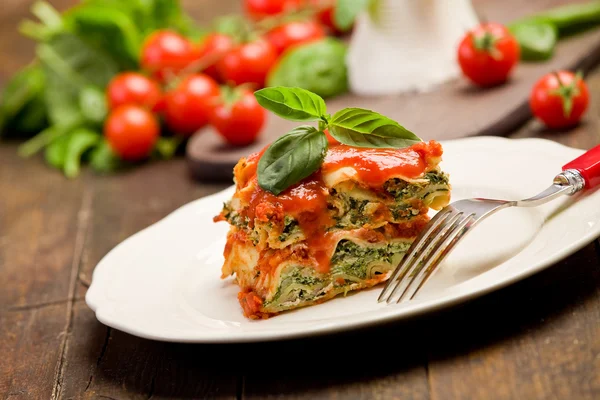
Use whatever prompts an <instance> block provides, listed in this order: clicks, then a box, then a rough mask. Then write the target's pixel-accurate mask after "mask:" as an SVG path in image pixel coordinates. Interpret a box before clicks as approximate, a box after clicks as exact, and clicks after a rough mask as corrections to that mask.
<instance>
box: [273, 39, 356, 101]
mask: <svg viewBox="0 0 600 400" xmlns="http://www.w3.org/2000/svg"><path fill="white" fill-rule="evenodd" d="M347 50H348V46H347V45H346V44H345V43H344V42H342V41H341V40H339V39H335V38H332V37H327V38H324V39H320V40H317V41H315V42H311V43H307V44H303V45H301V46H298V47H295V48H293V49H290V50H288V51H286V52H285V53H284V54H283V55H282V57H281V59H280V60H279V61H278V62H277V64H275V65H274V66H273V68H271V70H270V72H269V75H268V76H267V86H286V87H301V88H303V89H306V90H309V91H311V92H313V93H314V94H316V95H319V96H321V97H322V98H324V99H326V98H328V97H333V96H338V95H340V94H342V93H346V92H347V91H348V88H349V86H348V68H347V67H346V54H347Z"/></svg>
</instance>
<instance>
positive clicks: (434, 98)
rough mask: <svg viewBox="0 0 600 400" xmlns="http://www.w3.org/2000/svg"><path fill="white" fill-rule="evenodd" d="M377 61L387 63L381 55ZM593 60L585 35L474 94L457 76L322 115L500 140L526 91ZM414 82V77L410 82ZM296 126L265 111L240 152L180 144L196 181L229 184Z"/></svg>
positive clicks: (514, 1) (509, 13)
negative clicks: (237, 169)
mask: <svg viewBox="0 0 600 400" xmlns="http://www.w3.org/2000/svg"><path fill="white" fill-rule="evenodd" d="M567 3H574V1H567V0H533V1H526V2H524V1H521V0H506V1H495V0H478V1H474V2H473V4H474V6H475V9H476V11H477V12H478V13H479V14H480V15H481V16H485V18H486V19H488V20H492V21H498V22H501V23H506V22H510V21H513V20H515V19H518V18H521V17H523V16H526V15H529V14H531V13H534V12H539V11H540V10H544V9H547V8H550V7H554V6H557V5H562V4H567ZM381 57H382V59H381V62H386V59H385V55H384V54H382V55H381ZM599 61H600V30H598V29H596V30H592V31H589V32H586V33H584V34H580V35H576V36H573V37H570V38H566V39H563V40H561V41H559V43H558V45H557V48H556V52H555V54H554V56H553V57H552V58H551V59H550V60H548V61H547V62H541V63H521V64H519V65H518V66H517V67H516V68H515V70H514V72H513V74H512V77H511V79H510V81H509V82H508V83H507V84H504V85H501V86H498V87H494V88H488V89H479V88H476V87H474V86H473V85H471V84H470V83H468V82H467V81H466V80H465V79H463V78H462V77H458V78H457V79H454V80H452V81H450V82H448V83H446V84H444V85H440V86H438V87H437V88H435V89H434V90H431V91H429V92H426V93H418V94H413V93H409V94H402V95H397V96H377V97H374V96H357V95H354V94H345V95H341V96H337V97H334V98H331V99H327V107H328V112H329V113H334V112H336V111H338V110H340V109H342V108H345V107H360V108H366V109H371V110H376V111H378V112H380V113H382V114H384V115H386V116H389V117H390V118H392V119H394V120H397V121H399V122H400V124H402V125H404V126H405V127H406V128H408V129H410V130H411V131H413V132H415V133H416V134H417V135H418V136H420V137H422V138H424V139H426V140H429V139H436V140H442V139H444V140H447V139H455V138H459V137H465V136H475V135H502V136H505V135H507V134H509V133H511V132H512V131H514V130H515V129H517V128H519V127H521V126H522V125H523V124H524V123H526V122H527V121H528V119H529V118H530V117H531V113H530V111H529V104H528V97H529V93H530V89H531V87H532V86H533V84H534V83H535V81H537V80H538V79H539V78H540V77H541V76H542V75H543V74H545V73H547V72H550V71H553V70H557V69H571V70H577V69H580V70H581V71H583V72H584V73H585V72H587V71H589V70H590V69H591V68H592V67H593V66H594V65H596V64H597V63H598V62H599ZM415 79H418V77H415ZM296 126H298V122H293V121H286V120H283V119H282V118H279V117H277V116H276V115H274V114H271V113H269V115H268V120H267V123H266V126H265V128H264V129H263V131H262V133H261V135H260V137H259V139H258V140H257V141H256V142H255V143H253V144H252V145H249V146H246V147H233V146H228V145H226V144H225V142H224V141H223V139H222V138H221V137H220V136H219V135H218V134H217V133H216V132H215V131H214V129H213V128H212V127H210V126H209V127H206V128H204V129H202V130H201V131H200V132H198V133H197V134H196V135H195V136H194V137H193V138H192V139H191V140H190V141H189V142H188V146H187V153H188V154H187V155H188V159H189V166H190V170H191V171H192V173H193V175H194V176H195V177H196V178H197V179H199V180H200V181H210V180H223V181H231V179H232V175H233V174H232V169H233V166H234V165H235V164H236V163H237V161H238V160H239V159H240V158H241V157H244V156H246V155H248V154H250V153H253V152H257V151H260V150H261V149H262V148H264V147H265V146H266V145H268V144H269V143H270V142H272V141H273V140H275V139H277V138H278V137H279V136H281V135H282V134H284V133H286V132H289V131H290V130H291V129H293V128H294V127H296Z"/></svg>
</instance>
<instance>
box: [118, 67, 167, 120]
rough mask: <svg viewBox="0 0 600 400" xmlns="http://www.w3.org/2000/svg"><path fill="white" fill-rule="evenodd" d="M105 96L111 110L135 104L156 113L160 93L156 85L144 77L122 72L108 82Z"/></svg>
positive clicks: (134, 73) (135, 73)
mask: <svg viewBox="0 0 600 400" xmlns="http://www.w3.org/2000/svg"><path fill="white" fill-rule="evenodd" d="M106 95H107V98H108V105H109V107H110V109H111V110H113V109H115V108H117V107H119V106H122V105H123V104H137V105H140V106H142V107H146V108H147V109H149V110H154V111H156V109H157V108H158V107H157V105H158V104H159V103H160V101H161V98H162V91H161V89H160V86H159V85H158V83H156V82H155V81H154V80H152V79H150V78H148V77H147V76H145V75H142V74H139V73H137V72H123V73H121V74H118V75H116V76H115V77H114V78H113V79H112V80H111V81H110V83H109V84H108V88H107V89H106Z"/></svg>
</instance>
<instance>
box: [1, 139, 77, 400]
mask: <svg viewBox="0 0 600 400" xmlns="http://www.w3.org/2000/svg"><path fill="white" fill-rule="evenodd" d="M23 177H27V179H26V180H24V179H23ZM0 193H1V194H2V195H0V271H1V273H2V278H1V280H0V281H1V282H2V290H1V291H0V327H1V328H0V329H1V331H2V335H1V336H0V338H2V340H0V354H2V355H3V357H2V362H1V363H0V377H1V378H2V381H0V398H4V397H7V396H9V394H11V393H12V394H13V395H14V396H16V397H21V398H50V396H51V394H52V390H53V388H54V387H55V383H56V380H57V377H58V375H59V374H60V371H61V363H60V362H59V361H60V360H61V359H62V356H63V354H64V350H65V343H66V335H67V332H68V329H69V327H70V311H71V304H72V302H71V300H72V299H73V298H74V291H75V280H76V273H75V270H76V268H77V267H78V265H79V259H80V256H81V248H82V244H83V243H82V239H83V237H82V231H81V229H80V227H85V221H84V219H83V217H82V216H83V214H82V212H83V213H85V207H86V203H87V199H89V196H88V195H87V194H86V183H85V180H80V181H77V182H66V181H65V180H64V178H63V177H62V176H61V175H60V174H58V173H50V172H49V170H48V169H47V167H46V166H45V165H43V163H42V162H41V161H40V160H33V161H27V162H25V161H24V160H22V159H19V157H18V156H17V155H16V146H14V145H12V146H9V145H4V146H2V147H0ZM31 382H37V383H38V385H33V386H32V385H31Z"/></svg>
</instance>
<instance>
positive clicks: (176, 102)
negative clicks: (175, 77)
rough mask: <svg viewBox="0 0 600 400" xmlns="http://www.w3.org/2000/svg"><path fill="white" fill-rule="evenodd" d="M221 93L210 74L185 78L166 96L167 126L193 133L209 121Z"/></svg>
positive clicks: (175, 131)
mask: <svg viewBox="0 0 600 400" xmlns="http://www.w3.org/2000/svg"><path fill="white" fill-rule="evenodd" d="M219 94H220V89H219V85H218V84H217V82H215V80H214V79H212V78H211V77H210V76H208V75H205V74H193V75H190V76H188V77H186V78H184V79H183V80H182V81H181V82H180V83H179V84H178V85H177V87H176V88H175V89H173V90H172V91H170V92H168V93H167V95H166V96H165V110H164V116H165V122H166V124H167V126H168V127H169V129H171V130H172V131H173V132H174V133H176V134H179V135H182V136H190V135H192V134H193V133H195V132H196V131H197V130H198V129H200V128H202V127H204V126H205V125H206V124H207V123H208V120H209V116H210V113H211V110H212V108H213V107H214V106H215V104H216V102H217V100H218V97H219Z"/></svg>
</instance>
